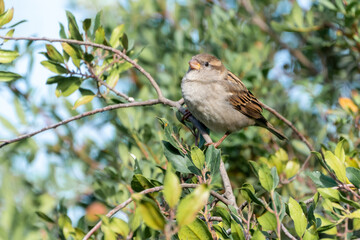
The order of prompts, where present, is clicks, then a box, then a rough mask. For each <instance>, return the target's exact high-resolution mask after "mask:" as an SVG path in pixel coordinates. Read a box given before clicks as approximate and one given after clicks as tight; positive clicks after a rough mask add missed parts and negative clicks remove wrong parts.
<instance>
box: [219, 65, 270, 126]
mask: <svg viewBox="0 0 360 240" xmlns="http://www.w3.org/2000/svg"><path fill="white" fill-rule="evenodd" d="M225 81H227V82H228V86H229V88H228V89H229V92H230V97H229V102H230V104H231V105H232V106H233V107H234V108H235V109H236V110H238V111H239V112H241V113H242V114H244V115H246V116H248V117H249V118H253V119H255V120H264V117H263V115H262V114H261V112H262V107H261V105H260V102H259V100H257V99H256V97H255V96H254V95H253V94H252V93H251V92H250V91H249V90H248V89H247V88H246V87H245V85H244V83H243V82H242V81H241V80H240V79H239V78H238V77H236V76H235V75H234V74H233V73H231V72H228V74H227V77H226V79H225Z"/></svg>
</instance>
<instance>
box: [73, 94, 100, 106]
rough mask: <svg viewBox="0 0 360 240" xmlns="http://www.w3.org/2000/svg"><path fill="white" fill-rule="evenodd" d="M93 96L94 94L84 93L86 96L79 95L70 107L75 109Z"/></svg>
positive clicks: (89, 100)
mask: <svg viewBox="0 0 360 240" xmlns="http://www.w3.org/2000/svg"><path fill="white" fill-rule="evenodd" d="M95 96H96V95H86V96H82V97H80V98H79V99H78V100H76V102H75V104H74V107H73V108H72V109H76V108H77V107H79V106H81V105H84V104H86V103H89V102H91V101H92V100H93V99H94V97H95Z"/></svg>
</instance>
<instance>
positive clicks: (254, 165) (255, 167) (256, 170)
mask: <svg viewBox="0 0 360 240" xmlns="http://www.w3.org/2000/svg"><path fill="white" fill-rule="evenodd" d="M249 163H250V166H251V168H252V170H253V171H254V173H255V175H256V176H257V177H259V169H260V165H259V164H258V163H257V162H255V161H252V160H250V161H249Z"/></svg>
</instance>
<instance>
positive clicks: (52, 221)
mask: <svg viewBox="0 0 360 240" xmlns="http://www.w3.org/2000/svg"><path fill="white" fill-rule="evenodd" d="M35 213H36V215H38V216H39V217H40V218H41V219H43V220H44V221H46V222H49V223H55V221H54V220H53V219H51V218H50V217H49V216H48V215H46V214H45V213H43V212H40V211H36V212H35Z"/></svg>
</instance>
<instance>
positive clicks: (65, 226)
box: [58, 215, 75, 239]
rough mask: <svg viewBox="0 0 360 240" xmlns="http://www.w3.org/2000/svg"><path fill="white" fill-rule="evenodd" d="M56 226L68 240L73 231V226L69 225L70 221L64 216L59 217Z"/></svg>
mask: <svg viewBox="0 0 360 240" xmlns="http://www.w3.org/2000/svg"><path fill="white" fill-rule="evenodd" d="M58 225H59V227H60V229H61V230H62V231H63V234H64V236H65V238H66V239H68V238H69V237H70V236H71V233H73V232H74V231H75V229H74V228H73V226H72V225H71V220H70V218H69V217H68V216H66V215H61V216H60V217H59V219H58Z"/></svg>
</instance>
